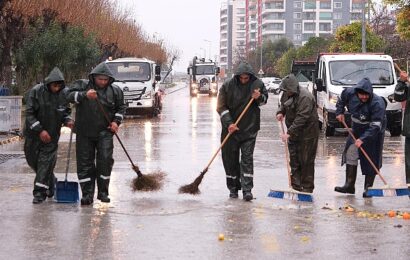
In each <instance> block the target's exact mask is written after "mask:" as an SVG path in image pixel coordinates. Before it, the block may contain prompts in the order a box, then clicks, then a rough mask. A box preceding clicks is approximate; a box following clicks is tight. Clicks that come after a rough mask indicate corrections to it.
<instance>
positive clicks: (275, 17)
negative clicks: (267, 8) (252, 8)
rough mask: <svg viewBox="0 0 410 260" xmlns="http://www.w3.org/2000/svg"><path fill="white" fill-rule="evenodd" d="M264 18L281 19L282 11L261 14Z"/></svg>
mask: <svg viewBox="0 0 410 260" xmlns="http://www.w3.org/2000/svg"><path fill="white" fill-rule="evenodd" d="M263 19H264V20H282V19H285V16H284V13H268V14H267V15H264V16H263Z"/></svg>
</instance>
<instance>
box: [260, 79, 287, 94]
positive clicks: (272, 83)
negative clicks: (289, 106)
mask: <svg viewBox="0 0 410 260" xmlns="http://www.w3.org/2000/svg"><path fill="white" fill-rule="evenodd" d="M261 80H262V82H263V83H265V87H266V89H267V90H268V92H271V93H276V90H277V89H279V85H280V83H281V82H282V80H281V79H280V78H276V77H266V78H261Z"/></svg>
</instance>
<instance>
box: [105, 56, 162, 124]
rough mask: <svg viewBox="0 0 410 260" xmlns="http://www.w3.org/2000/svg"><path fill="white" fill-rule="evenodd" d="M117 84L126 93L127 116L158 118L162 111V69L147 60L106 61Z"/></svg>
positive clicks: (123, 59) (124, 59) (122, 59)
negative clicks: (160, 85) (160, 83)
mask: <svg viewBox="0 0 410 260" xmlns="http://www.w3.org/2000/svg"><path fill="white" fill-rule="evenodd" d="M106 63H107V65H108V67H109V68H110V69H111V71H112V72H113V74H114V78H115V84H116V85H117V86H119V87H120V88H121V89H122V91H123V92H124V101H125V103H126V105H127V109H126V113H125V114H126V115H128V116H130V115H131V116H132V115H138V114H147V115H148V116H149V117H154V116H157V115H158V114H159V113H160V112H161V109H162V96H163V92H162V91H161V90H160V88H159V81H160V80H161V76H160V73H161V67H160V66H159V65H157V64H155V62H153V61H151V60H148V59H145V58H120V59H116V60H109V61H106Z"/></svg>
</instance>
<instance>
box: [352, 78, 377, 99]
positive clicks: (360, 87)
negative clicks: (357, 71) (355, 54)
mask: <svg viewBox="0 0 410 260" xmlns="http://www.w3.org/2000/svg"><path fill="white" fill-rule="evenodd" d="M354 88H355V91H356V93H357V92H366V93H367V94H369V95H370V96H372V95H373V86H372V83H371V82H370V80H369V78H364V79H362V80H361V81H359V82H358V83H357V84H356V86H355V87H354Z"/></svg>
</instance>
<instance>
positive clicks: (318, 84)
mask: <svg viewBox="0 0 410 260" xmlns="http://www.w3.org/2000/svg"><path fill="white" fill-rule="evenodd" d="M315 84H316V90H317V91H319V92H321V91H323V90H324V88H323V80H322V79H316V80H315Z"/></svg>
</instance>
